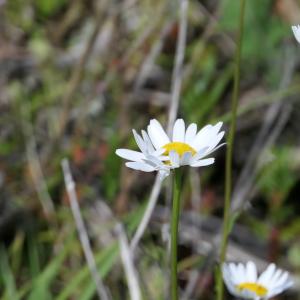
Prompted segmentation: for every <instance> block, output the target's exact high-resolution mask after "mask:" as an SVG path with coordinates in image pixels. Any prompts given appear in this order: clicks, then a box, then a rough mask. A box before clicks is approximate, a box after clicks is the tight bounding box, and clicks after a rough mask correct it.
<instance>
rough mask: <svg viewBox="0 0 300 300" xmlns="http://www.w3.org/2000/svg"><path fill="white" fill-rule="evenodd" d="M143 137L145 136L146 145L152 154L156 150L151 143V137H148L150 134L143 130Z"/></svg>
mask: <svg viewBox="0 0 300 300" xmlns="http://www.w3.org/2000/svg"><path fill="white" fill-rule="evenodd" d="M142 136H143V139H144V142H145V144H146V145H147V148H148V151H149V152H150V153H151V152H154V148H153V145H152V143H151V140H150V138H149V136H148V134H147V132H146V131H145V130H142Z"/></svg>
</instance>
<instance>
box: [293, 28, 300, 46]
mask: <svg viewBox="0 0 300 300" xmlns="http://www.w3.org/2000/svg"><path fill="white" fill-rule="evenodd" d="M292 31H293V33H294V36H295V38H296V40H297V42H298V43H299V44H300V25H293V26H292Z"/></svg>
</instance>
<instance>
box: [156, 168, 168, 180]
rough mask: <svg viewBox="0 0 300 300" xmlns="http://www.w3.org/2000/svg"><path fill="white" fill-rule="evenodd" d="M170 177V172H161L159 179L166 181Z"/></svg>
mask: <svg viewBox="0 0 300 300" xmlns="http://www.w3.org/2000/svg"><path fill="white" fill-rule="evenodd" d="M169 175H170V170H168V169H167V170H159V179H160V180H164V179H165V178H166V177H168V176H169Z"/></svg>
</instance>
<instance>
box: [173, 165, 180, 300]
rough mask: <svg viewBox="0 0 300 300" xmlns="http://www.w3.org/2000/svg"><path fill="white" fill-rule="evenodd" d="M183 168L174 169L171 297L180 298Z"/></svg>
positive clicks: (176, 299) (175, 299) (174, 299)
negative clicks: (179, 236) (178, 253)
mask: <svg viewBox="0 0 300 300" xmlns="http://www.w3.org/2000/svg"><path fill="white" fill-rule="evenodd" d="M181 180H182V169H181V168H178V169H175V170H174V183H173V202H172V204H173V205H172V206H173V207H172V219H171V299H172V300H178V286H177V243H178V223H179V212H180V196H181V185H182V181H181Z"/></svg>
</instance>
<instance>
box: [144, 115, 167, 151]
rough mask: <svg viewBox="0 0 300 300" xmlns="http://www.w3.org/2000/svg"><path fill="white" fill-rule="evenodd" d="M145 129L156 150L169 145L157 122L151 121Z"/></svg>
mask: <svg viewBox="0 0 300 300" xmlns="http://www.w3.org/2000/svg"><path fill="white" fill-rule="evenodd" d="M147 128H148V134H149V137H150V139H151V141H152V144H153V145H154V147H155V148H156V149H159V148H161V147H163V146H164V145H166V144H168V143H170V139H169V137H168V136H167V134H166V133H165V131H164V130H163V128H162V126H161V125H160V123H159V122H158V121H157V120H155V119H153V120H151V121H150V124H149V125H148V127H147Z"/></svg>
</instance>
